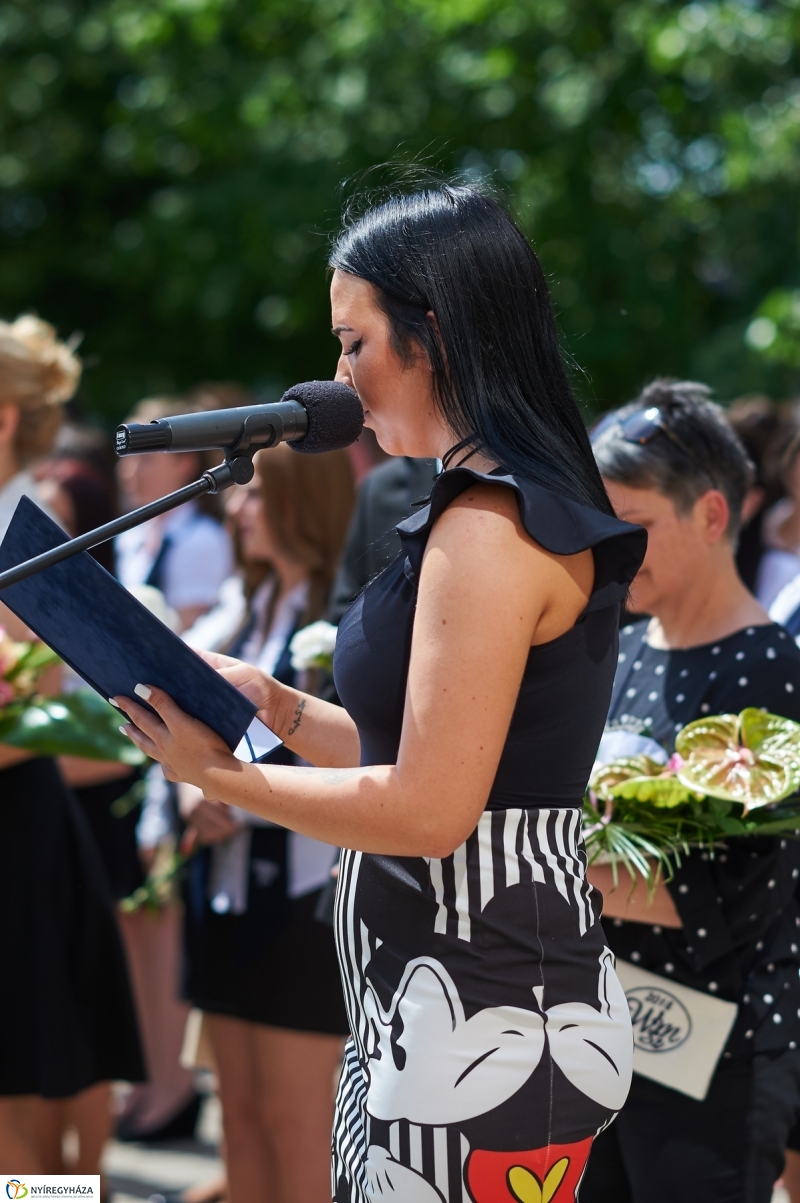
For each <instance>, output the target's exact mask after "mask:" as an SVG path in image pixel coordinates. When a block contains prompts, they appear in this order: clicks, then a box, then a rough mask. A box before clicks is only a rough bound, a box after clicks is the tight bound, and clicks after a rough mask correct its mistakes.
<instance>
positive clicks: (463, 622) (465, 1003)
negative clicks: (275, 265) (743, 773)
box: [117, 185, 645, 1203]
mask: <svg viewBox="0 0 800 1203" xmlns="http://www.w3.org/2000/svg"><path fill="white" fill-rule="evenodd" d="M331 267H332V268H333V279H332V284H331V302H332V311H333V327H334V334H335V335H336V336H337V337H338V338H339V339H340V340H341V344H342V351H343V354H344V355H345V356H346V358H347V360H348V362H349V364H350V371H351V375H352V380H353V383H354V386H355V388H356V390H357V392H358V395H359V398H360V400H361V403H362V405H363V407H364V411H365V417H366V422H367V425H368V426H369V427H370V428H371V429H372V430H374V431H375V434H376V435H377V438H378V441H379V443H380V445H381V446H382V447H383V449H384V450H385V451H387V452H389V453H390V454H392V455H409V456H419V457H433V456H438V457H440V458H441V459H442V461H443V463H444V466H445V471H444V472H443V473H442V475H441V476H440V477H439V479H438V480H437V482H436V484H435V486H434V489H433V492H432V495H431V499H430V503H429V505H427V506H426V507H425V508H424V509H422V510H420V511H419V512H418V513H416V514H415V515H414V516H413V517H412V518H410V519H408V520H407V521H405V522H404V523H402V524H401V525H400V527H399V528H398V530H399V534H400V537H401V540H402V547H403V550H402V552H401V554H400V555H399V556H398V558H397V559H396V560H395V561H394V562H393V563H392V564H391V565H390V566H389V567H388V568H387V569H386V570H385V571H384V572H383V573H381V575H380V576H378V577H377V578H376V579H375V580H374V581H372V583H371V584H370V585H369V586H368V587H367V588H366V589H365V590H364V592H363V593H362V594H361V596H360V597H359V598H358V599H357V601H356V602H355V603H354V604H353V605H352V606H351V608H350V609H349V611H348V612H347V613H346V615H345V617H344V619H343V620H342V624H341V626H340V628H339V638H338V642H337V648H336V659H335V677H336V685H337V689H338V692H339V696H340V698H341V700H342V702H343V703H344V709H341V708H339V707H335V706H332V705H329V704H327V703H325V702H323V701H320V700H319V699H317V698H314V697H310V696H306V695H305V694H302V693H300V692H299V691H297V690H295V689H291V688H288V687H287V686H284V685H280V684H278V683H277V682H275V681H274V680H273V679H272V678H270V677H267V676H265V675H264V674H262V673H260V672H258V671H257V670H256V669H254V668H252V667H250V666H249V665H244V664H240V663H238V662H237V661H235V660H230V659H226V658H225V657H221V656H217V657H209V658H210V659H211V662H212V663H213V664H214V665H215V667H217V668H218V669H219V671H220V672H221V673H222V674H223V675H224V676H225V677H227V679H228V680H229V681H230V682H231V683H232V684H234V685H236V686H237V687H238V688H239V689H241V690H242V692H243V693H245V694H247V696H248V697H249V698H251V699H252V700H253V701H254V702H255V703H256V704H257V705H258V707H259V717H260V718H261V719H262V720H263V721H264V722H265V723H267V724H268V725H269V726H270V727H271V728H272V729H273V730H274V731H276V732H277V733H278V734H279V735H280V736H281V738H282V739H284V740H285V742H286V744H287V746H288V747H289V748H290V749H291V750H292V751H293V752H296V753H297V755H298V756H300V757H302V758H304V759H305V760H307V761H309V762H311V764H313V765H316V766H319V767H316V768H295V767H290V766H274V767H273V766H258V765H245V764H242V763H241V762H239V761H237V760H236V759H235V758H234V757H233V756H232V755H231V753H230V752H229V750H228V748H227V746H226V745H225V744H224V743H223V741H222V740H221V739H220V738H219V737H217V736H216V735H215V734H214V733H213V732H211V731H210V730H209V729H208V728H206V727H204V726H203V725H202V724H200V723H198V722H196V721H195V720H194V719H192V718H190V717H188V716H187V715H186V714H185V713H183V712H182V711H181V710H179V709H178V707H176V705H175V704H174V703H173V702H172V700H171V699H170V698H169V697H168V696H166V694H164V693H163V692H161V691H159V690H157V689H154V688H151V687H149V686H148V685H147V684H146V683H143V684H142V685H141V686H137V690H136V692H137V693H138V694H139V695H140V696H141V697H142V698H144V699H145V700H147V701H148V702H149V703H150V705H151V706H152V707H153V709H154V710H155V711H156V714H153V713H152V712H151V710H150V709H146V708H144V707H143V706H141V705H139V704H137V703H136V702H135V701H133V700H130V699H127V698H119V699H117V701H118V703H119V704H120V706H121V707H122V709H123V710H125V712H126V713H127V714H128V715H129V717H130V719H131V720H132V721H131V723H130V724H129V725H128V726H126V727H125V728H123V730H125V731H126V732H127V733H128V734H129V735H130V736H131V738H132V739H133V740H134V741H135V742H136V743H137V744H138V745H139V746H140V747H141V748H143V749H144V750H145V751H146V752H147V753H148V754H149V755H151V756H154V757H156V758H157V759H158V760H160V761H161V762H162V764H163V765H164V770H165V773H166V775H167V776H168V777H169V778H170V779H172V780H178V781H188V782H190V783H192V784H194V785H196V786H198V787H199V788H200V789H202V790H203V792H204V794H205V795H206V796H207V797H209V798H216V799H221V800H222V801H223V802H226V803H230V804H233V805H236V806H242V807H245V808H246V809H249V810H252V811H253V812H255V813H256V814H258V815H261V816H262V817H263V818H265V819H269V820H271V821H273V822H275V823H279V824H281V825H282V826H284V827H288V828H289V829H291V830H294V831H299V832H302V833H303V834H305V835H309V836H312V837H313V838H315V839H318V840H323V841H326V842H327V843H330V844H338V845H340V846H341V847H343V848H344V849H346V850H347V851H345V853H344V855H343V858H342V864H341V872H340V878H339V890H338V902H337V918H336V929H337V942H338V949H339V957H340V961H341V969H342V976H343V981H344V990H345V997H346V1002H347V1008H348V1014H349V1021H350V1029H351V1033H352V1038H351V1040H350V1041H349V1042H348V1045H347V1050H346V1054H345V1064H344V1069H343V1073H342V1078H341V1083H340V1087H339V1097H338V1103H337V1114H336V1120H335V1127H334V1156H333V1194H334V1198H335V1199H336V1201H337V1203H345V1201H347V1203H350V1201H353V1203H356V1201H358V1203H361V1201H362V1200H373V1199H381V1200H382V1201H383V1203H386V1201H387V1200H391V1199H395V1200H397V1201H398V1203H401V1201H402V1203H437V1201H438V1203H441V1201H442V1200H445V1201H446V1203H461V1201H462V1200H466V1199H467V1198H471V1199H473V1200H476V1201H477V1203H495V1201H499V1200H523V1201H524V1200H528V1199H534V1198H536V1199H539V1198H542V1197H543V1198H547V1199H551V1198H556V1199H557V1203H568V1201H569V1200H572V1199H574V1198H575V1192H576V1189H577V1187H578V1184H579V1182H580V1179H581V1177H582V1174H583V1171H584V1167H585V1164H586V1158H587V1156H588V1153H589V1150H590V1148H591V1144H592V1139H593V1138H594V1136H595V1135H596V1134H597V1133H598V1132H599V1131H600V1129H601V1128H602V1127H603V1126H604V1125H606V1124H607V1123H608V1122H609V1120H610V1119H611V1118H612V1117H613V1115H614V1114H615V1113H616V1112H617V1111H618V1110H619V1108H620V1107H621V1106H622V1104H623V1102H624V1101H625V1097H626V1095H627V1093H628V1086H629V1083H630V1076H631V1057H632V1041H631V1032H630V1026H629V1019H628V1008H627V1005H626V1002H625V996H624V994H623V992H622V989H621V987H620V985H619V983H618V981H617V978H616V976H615V973H614V959H613V956H612V954H611V952H610V951H609V949H608V948H607V947H606V943H605V939H604V936H603V931H602V928H601V926H600V923H599V915H600V907H601V898H600V895H599V894H598V893H597V892H596V891H594V890H593V889H592V888H591V887H590V886H589V884H588V883H587V881H586V878H585V863H586V860H585V855H584V851H583V846H582V843H581V838H580V814H581V800H582V797H583V793H584V790H585V787H586V783H587V780H588V777H589V773H590V770H591V768H592V763H593V760H594V756H595V752H596V749H597V745H598V742H599V739H600V736H601V733H602V730H603V724H604V722H605V717H606V712H607V708H608V703H609V698H610V693H611V686H612V681H613V677H614V668H615V665H616V658H617V625H618V611H619V605H620V602H621V600H622V598H623V597H624V596H625V593H626V590H627V587H628V584H629V583H630V581H631V579H632V578H633V576H634V575H635V573H636V571H637V568H638V566H639V564H640V562H641V559H642V557H643V554H644V549H645V535H644V532H643V531H642V530H640V529H639V528H638V527H632V526H628V525H626V524H625V523H622V522H619V521H618V520H617V519H616V518H615V517H614V515H613V511H612V509H611V505H610V503H609V501H608V498H607V496H606V493H605V491H604V489H603V485H602V483H601V481H600V478H599V476H598V473H597V469H596V467H595V464H594V460H593V458H592V453H591V450H590V446H589V440H588V438H587V435H586V433H585V431H584V427H583V423H582V421H581V417H580V414H579V411H578V407H577V405H576V403H575V400H574V398H573V396H572V393H571V391H570V387H569V384H568V382H567V378H566V375H565V371H564V367H563V365H562V362H561V359H560V356H559V349H558V341H557V336H556V330H555V324H554V320H553V315H552V310H551V307H550V302H549V298H548V293H547V287H546V284H545V281H544V277H543V275H542V272H541V269H540V268H539V265H538V262H537V260H536V258H535V256H534V254H533V252H532V250H531V248H530V246H529V245H528V243H527V241H526V240H525V238H524V237H523V235H522V234H521V232H520V231H519V230H518V229H517V228H516V226H515V225H514V224H513V222H512V221H511V220H510V218H509V217H508V216H507V215H506V213H505V212H504V211H503V209H502V208H501V207H500V206H499V205H498V204H497V202H496V201H494V200H492V199H490V198H488V197H486V196H484V195H482V194H481V193H479V192H477V191H475V190H473V189H471V188H467V187H453V186H448V185H440V186H434V187H431V188H429V189H426V190H424V191H420V192H418V193H415V194H412V195H400V196H395V197H393V198H391V199H389V200H387V201H386V202H384V203H383V204H381V205H380V206H379V207H376V208H374V209H372V210H370V211H368V212H367V213H366V214H364V215H363V216H362V217H360V218H359V219H357V220H355V221H354V222H353V223H352V224H350V225H349V226H348V227H347V228H346V229H345V230H344V232H343V233H342V234H341V236H340V238H339V240H338V242H337V243H336V245H335V248H334V251H333V254H332V257H331ZM557 1192H558V1193H557ZM308 1203H311V1201H308Z"/></svg>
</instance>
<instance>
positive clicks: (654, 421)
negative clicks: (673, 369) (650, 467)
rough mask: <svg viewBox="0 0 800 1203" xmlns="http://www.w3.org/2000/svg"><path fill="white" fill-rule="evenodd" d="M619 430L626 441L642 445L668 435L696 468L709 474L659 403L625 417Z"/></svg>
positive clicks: (706, 474)
mask: <svg viewBox="0 0 800 1203" xmlns="http://www.w3.org/2000/svg"><path fill="white" fill-rule="evenodd" d="M619 431H620V435H621V436H622V438H623V439H624V440H625V442H626V443H638V444H639V446H640V447H644V446H646V445H647V443H649V442H651V441H652V440H653V439H654V438H655V437H656V435H657V434H663V435H666V437H667V438H668V439H669V440H670V441H671V442H672V443H674V444H675V446H676V447H677V448H679V450H680V451H682V452H683V454H684V455H685V456H688V458H689V459H690V460H691V461H692V463H693V464H694V465H695V467H696V468H699V469H700V470H701V472H702V473H703V474H704V475H705V476H708V469H707V468H706V467H705V465H704V464H701V463H700V461H699V459H698V458H697V456H696V455H695V454H694V452H692V451H690V449H689V448H688V447H687V446H686V444H685V443H684V442H683V440H682V439H680V438H679V437H678V435H677V434H676V433H675V431H674V430H672V428H671V427H670V425H669V419H668V416H667V415H666V414H665V413H664V411H663V410H662V409H659V407H658V406H657V405H652V406H650V408H649V409H637V410H636V412H635V413H632V414H629V415H628V417H627V418H623V419H622V421H621V422H620V423H619Z"/></svg>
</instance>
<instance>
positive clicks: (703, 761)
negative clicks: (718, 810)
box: [675, 708, 800, 813]
mask: <svg viewBox="0 0 800 1203" xmlns="http://www.w3.org/2000/svg"><path fill="white" fill-rule="evenodd" d="M675 749H676V751H677V752H678V754H679V755H680V756H681V757H682V759H683V762H684V763H683V764H682V765H681V767H680V769H679V770H678V779H679V780H680V781H681V782H682V783H683V784H684V785H686V786H687V787H688V788H689V789H693V790H695V791H699V792H702V793H706V794H710V795H712V796H714V797H716V798H724V799H728V800H729V801H731V802H740V803H741V804H742V805H743V807H744V810H745V813H747V812H748V811H750V810H754V809H756V808H757V807H760V806H768V805H770V804H771V803H773V802H779V801H780V800H781V799H782V798H787V797H789V795H790V794H793V793H795V791H796V790H797V789H798V786H800V724H799V723H794V722H792V721H791V720H789V719H785V718H781V717H780V716H779V715H776V714H768V713H766V712H765V711H763V710H756V709H753V708H751V709H748V710H743V711H742V713H741V714H740V715H736V714H721V715H715V716H713V717H710V718H707V719H697V720H696V721H695V722H693V723H689V724H688V726H686V727H684V729H683V730H682V731H681V732H680V733H679V735H678V737H677V739H676V740H675Z"/></svg>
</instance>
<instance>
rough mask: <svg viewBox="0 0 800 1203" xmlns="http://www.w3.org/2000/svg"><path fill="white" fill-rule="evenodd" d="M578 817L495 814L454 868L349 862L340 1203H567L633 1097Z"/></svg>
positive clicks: (625, 1017)
mask: <svg viewBox="0 0 800 1203" xmlns="http://www.w3.org/2000/svg"><path fill="white" fill-rule="evenodd" d="M585 867H586V856H585V853H584V850H583V845H582V842H581V838H580V810H579V809H578V808H577V807H568V808H562V809H541V810H539V809H530V810H519V809H515V810H502V811H486V812H484V814H483V815H482V817H481V819H480V822H479V823H478V826H477V828H476V829H475V831H474V832H473V833H472V835H471V836H470V837H469V838H468V839H467V840H466V842H465V843H464V844H462V845H461V846H460V847H459V848H457V849H456V851H455V852H454V853H453V854H452V856H448V857H445V858H444V859H442V860H436V859H430V860H429V859H427V858H426V859H422V858H420V859H416V858H402V857H388V856H374V855H368V854H366V853H360V852H345V853H344V854H343V857H342V863H341V868H340V876H339V888H338V896H337V906H336V938H337V944H338V949H339V957H340V962H341V968H342V976H343V980H344V989H345V999H346V1004H347V1009H348V1015H349V1020H350V1030H351V1033H352V1035H351V1039H350V1040H349V1041H348V1043H347V1049H346V1054H345V1062H344V1067H343V1072H342V1078H341V1082H340V1086H339V1094H338V1099H337V1110H336V1122H335V1127H334V1149H333V1195H334V1199H335V1200H336V1203H367V1201H369V1203H373V1201H377V1200H381V1203H391V1201H392V1200H394V1201H395V1203H468V1201H469V1200H472V1201H473V1203H501V1201H502V1203H515V1201H516V1203H527V1201H528V1200H534V1199H535V1200H537V1201H538V1200H542V1199H548V1200H550V1199H552V1200H553V1203H571V1201H572V1200H574V1199H575V1197H576V1191H577V1188H578V1185H579V1183H580V1180H581V1178H582V1176H583V1172H584V1169H585V1165H586V1159H587V1157H588V1154H589V1150H590V1148H591V1144H592V1140H593V1139H594V1137H595V1136H596V1134H597V1133H598V1132H599V1131H601V1129H602V1128H604V1127H605V1126H606V1125H607V1124H608V1123H609V1122H610V1121H611V1119H613V1117H614V1115H615V1114H616V1112H617V1111H619V1109H620V1107H621V1106H622V1104H623V1103H624V1101H625V1098H626V1095H627V1093H628V1088H629V1085H630V1079H631V1062H632V1053H633V1042H632V1037H631V1027H630V1019H629V1013H628V1007H627V1003H626V1001H625V995H624V993H623V991H622V987H621V986H620V984H619V981H618V980H617V976H616V973H615V972H614V958H613V956H612V954H611V952H610V950H609V949H608V948H607V946H606V943H605V938H604V935H603V931H602V928H601V926H600V923H599V915H600V907H601V900H600V896H599V894H598V893H597V892H596V891H594V890H593V889H592V887H591V886H590V885H589V883H588V882H587V881H586V876H585Z"/></svg>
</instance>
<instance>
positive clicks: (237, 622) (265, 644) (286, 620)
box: [184, 578, 338, 915]
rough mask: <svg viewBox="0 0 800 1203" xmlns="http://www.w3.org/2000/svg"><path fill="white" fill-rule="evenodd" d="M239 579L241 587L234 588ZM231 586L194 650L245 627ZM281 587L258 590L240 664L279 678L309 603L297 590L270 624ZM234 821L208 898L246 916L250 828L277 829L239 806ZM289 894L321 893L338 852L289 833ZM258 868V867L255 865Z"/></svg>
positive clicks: (216, 859) (193, 636) (218, 850)
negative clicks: (283, 658)
mask: <svg viewBox="0 0 800 1203" xmlns="http://www.w3.org/2000/svg"><path fill="white" fill-rule="evenodd" d="M234 580H235V584H234ZM234 580H232V581H229V582H226V584H225V586H224V587H223V589H222V590H221V591H220V602H219V605H218V606H216V607H215V609H214V610H212V611H210V612H209V613H208V614H206V615H204V616H203V617H202V618H200V619H198V621H197V622H196V623H195V625H194V626H193V627H192V628H191V629H190V630H189V631H187V632H186V633H185V634H184V639H185V640H186V642H187V643H189V644H190V646H191V647H194V648H197V649H200V650H204V651H215V650H217V648H219V647H220V646H224V645H225V644H226V643H228V642H230V640H231V639H232V638H233V636H234V635H235V633H236V631H237V629H240V628H241V626H242V620H243V617H244V615H245V613H246V608H247V607H246V604H245V601H244V591H243V589H242V585H241V581H239V579H238V578H234ZM274 589H275V583H274V582H273V581H271V580H270V581H265V582H264V584H263V585H262V586H261V587H260V588H259V589H258V590H257V592H256V594H255V596H254V597H253V599H252V602H251V605H250V612H251V614H252V615H253V616H254V618H255V623H254V625H253V630H252V632H251V634H250V636H249V637H248V639H247V641H246V642H245V644H244V646H243V648H242V650H241V652H240V654H239V659H240V660H245V661H246V662H247V663H248V664H254V665H256V667H257V668H260V669H261V670H262V671H263V672H265V673H269V674H270V675H271V674H272V673H274V671H275V669H276V668H277V666H278V662H279V660H280V659H281V656H282V655H283V653H284V650H285V648H286V645H287V643H288V642H289V639H290V637H291V635H292V632H293V631H294V629H295V627H296V626H297V622H298V620H299V618H300V616H301V614H302V613H303V611H304V610H305V608H306V605H307V603H308V583H307V582H306V581H303V582H301V583H300V584H299V585H296V586H295V588H294V589H292V590H291V591H290V592H289V593H287V594H285V596H283V597H282V598H280V599H279V601H278V603H277V605H276V606H275V609H274V612H273V614H272V618H271V621H270V622H269V624H268V625H267V621H266V619H267V614H268V612H269V609H270V603H271V601H272V597H273V592H274ZM230 813H231V817H232V818H234V819H235V821H236V822H237V823H239V824H241V827H242V830H241V831H240V832H238V833H237V834H236V835H234V836H231V838H230V839H228V840H225V841H224V842H223V843H221V844H215V845H213V847H212V852H211V872H210V874H209V886H208V898H209V902H210V904H211V906H212V908H213V909H214V910H215V911H217V912H218V913H220V914H234V915H241V914H243V913H244V912H245V911H246V910H247V889H248V882H249V868H250V829H251V828H252V827H271V826H273V824H271V823H269V822H268V821H267V820H266V819H261V818H259V817H258V816H256V815H253V814H251V813H250V812H249V811H247V810H241V809H239V807H237V806H232V807H231V808H230ZM287 838H288V846H287V876H288V886H287V892H288V894H289V897H290V898H302V897H303V895H304V894H310V893H311V892H312V891H313V890H319V889H321V888H322V886H324V885H325V884H326V883H327V882H328V880H329V878H330V871H331V868H332V866H333V864H334V863H335V860H336V856H337V854H338V850H337V849H336V848H332V847H331V845H330V844H323V843H321V842H320V841H319V840H313V839H311V838H310V837H309V836H306V835H299V834H298V833H297V832H294V831H290V832H289V833H288V837H287ZM253 867H254V869H256V868H258V866H255V865H254V866H253Z"/></svg>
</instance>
